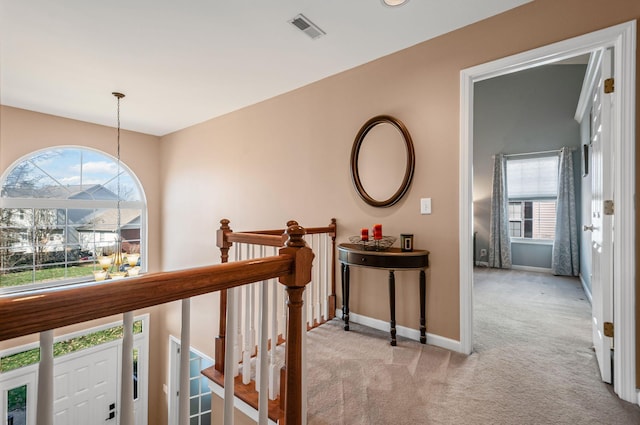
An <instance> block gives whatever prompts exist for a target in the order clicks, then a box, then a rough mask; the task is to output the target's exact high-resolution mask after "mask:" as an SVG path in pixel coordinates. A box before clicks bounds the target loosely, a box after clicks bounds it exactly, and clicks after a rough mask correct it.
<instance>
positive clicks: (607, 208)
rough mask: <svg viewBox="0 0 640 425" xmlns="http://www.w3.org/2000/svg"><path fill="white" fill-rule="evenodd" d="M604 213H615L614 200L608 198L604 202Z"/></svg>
mask: <svg viewBox="0 0 640 425" xmlns="http://www.w3.org/2000/svg"><path fill="white" fill-rule="evenodd" d="M603 210H604V215H613V201H612V200H610V199H607V200H606V201H604V204H603Z"/></svg>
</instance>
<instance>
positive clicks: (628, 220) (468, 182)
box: [459, 21, 640, 403]
mask: <svg viewBox="0 0 640 425" xmlns="http://www.w3.org/2000/svg"><path fill="white" fill-rule="evenodd" d="M635 44H636V22H635V21H630V22H626V23H623V24H619V25H616V26H613V27H610V28H606V29H603V30H599V31H596V32H592V33H589V34H585V35H582V36H579V37H575V38H571V39H569V40H565V41H561V42H558V43H554V44H551V45H548V46H544V47H541V48H537V49H534V50H530V51H527V52H523V53H520V54H517V55H513V56H509V57H506V58H503V59H498V60H495V61H492V62H488V63H485V64H481V65H478V66H474V67H472V68H467V69H464V70H462V71H461V72H460V190H459V196H460V209H459V214H460V215H459V229H460V234H459V246H460V351H461V352H463V353H467V354H470V353H471V352H472V350H473V251H472V250H473V242H472V241H473V172H472V166H473V86H474V83H475V82H478V81H482V80H486V79H489V78H493V77H498V76H501V75H506V74H510V73H513V72H518V71H522V70H526V69H529V68H532V67H535V66H540V65H545V64H549V63H553V62H556V61H559V60H563V59H568V58H570V57H574V56H578V55H582V54H586V53H590V52H592V51H594V50H597V49H605V48H613V49H614V51H615V55H614V57H615V62H614V69H615V74H614V75H615V77H614V78H615V81H616V88H617V94H618V95H617V97H616V105H615V108H616V110H617V111H619V113H618V114H617V115H616V120H615V122H614V123H612V125H613V126H614V134H616V137H615V140H614V141H613V144H614V147H613V150H614V152H613V163H614V164H615V166H613V165H614V164H608V166H609V167H612V166H613V180H614V193H615V194H616V196H615V199H614V201H615V211H616V213H615V220H616V226H615V228H614V236H613V238H614V240H615V241H616V242H615V251H616V255H615V256H614V260H613V274H614V280H613V286H614V294H613V300H614V307H615V308H614V311H615V313H614V324H617V325H616V329H615V337H614V344H615V347H616V350H615V352H614V363H615V365H616V368H615V370H614V391H615V392H616V393H617V394H618V396H620V398H622V399H623V400H626V401H629V402H632V403H639V401H640V400H639V399H638V392H637V390H636V380H635V375H636V352H635V324H636V318H635V314H634V311H635V305H634V303H635V213H634V193H635V92H636V90H635V65H636V57H635V50H636V46H635Z"/></svg>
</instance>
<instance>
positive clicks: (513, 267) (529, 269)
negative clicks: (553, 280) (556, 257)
mask: <svg viewBox="0 0 640 425" xmlns="http://www.w3.org/2000/svg"><path fill="white" fill-rule="evenodd" d="M511 270H522V271H524V272H538V273H551V269H548V268H546V267H531V266H518V265H516V264H512V265H511Z"/></svg>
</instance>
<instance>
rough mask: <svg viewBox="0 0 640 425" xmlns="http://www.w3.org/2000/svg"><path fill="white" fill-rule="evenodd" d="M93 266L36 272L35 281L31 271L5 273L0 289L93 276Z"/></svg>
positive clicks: (57, 268) (0, 282)
mask: <svg viewBox="0 0 640 425" xmlns="http://www.w3.org/2000/svg"><path fill="white" fill-rule="evenodd" d="M93 270H94V266H93V264H90V263H89V264H86V265H81V266H71V267H68V268H66V269H65V268H64V267H55V268H48V269H43V270H36V272H35V280H34V279H33V271H32V270H27V271H24V272H15V273H6V274H2V275H0V288H8V287H11V286H20V285H26V284H29V283H40V282H48V281H54V280H62V279H72V278H77V277H89V276H93Z"/></svg>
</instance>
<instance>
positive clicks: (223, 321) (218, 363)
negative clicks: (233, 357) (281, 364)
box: [214, 218, 233, 373]
mask: <svg viewBox="0 0 640 425" xmlns="http://www.w3.org/2000/svg"><path fill="white" fill-rule="evenodd" d="M229 223H230V222H229V220H227V219H226V218H223V219H222V220H220V228H219V229H218V231H217V234H216V239H217V240H216V245H217V246H218V248H220V262H222V263H226V262H228V261H229V248H231V245H233V244H232V243H231V242H229V238H228V237H227V236H228V234H229V233H231V232H233V230H231V228H230V227H229ZM219 311H220V321H219V326H218V336H217V337H216V340H215V354H214V356H215V368H216V370H217V371H218V372H220V373H224V347H225V336H226V334H225V332H226V327H227V290H226V289H225V290H222V291H220V308H219Z"/></svg>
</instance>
